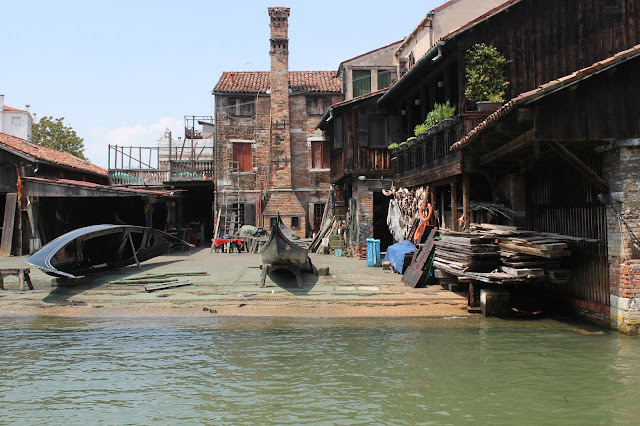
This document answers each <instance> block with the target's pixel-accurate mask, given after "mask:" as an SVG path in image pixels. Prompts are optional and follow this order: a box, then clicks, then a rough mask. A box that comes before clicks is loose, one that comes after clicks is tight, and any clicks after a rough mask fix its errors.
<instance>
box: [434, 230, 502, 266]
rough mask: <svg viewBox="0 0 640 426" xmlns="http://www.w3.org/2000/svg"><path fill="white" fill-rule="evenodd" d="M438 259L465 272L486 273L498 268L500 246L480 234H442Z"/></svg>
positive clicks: (437, 248)
mask: <svg viewBox="0 0 640 426" xmlns="http://www.w3.org/2000/svg"><path fill="white" fill-rule="evenodd" d="M435 245H436V259H437V260H438V261H439V262H441V263H446V264H447V265H451V266H453V267H455V268H458V269H463V270H465V271H486V270H489V271H491V270H494V269H496V268H497V267H498V246H497V245H496V244H494V240H493V239H492V238H490V237H487V236H485V235H483V234H480V233H473V234H469V233H462V232H443V231H441V232H440V240H439V241H436V243H435Z"/></svg>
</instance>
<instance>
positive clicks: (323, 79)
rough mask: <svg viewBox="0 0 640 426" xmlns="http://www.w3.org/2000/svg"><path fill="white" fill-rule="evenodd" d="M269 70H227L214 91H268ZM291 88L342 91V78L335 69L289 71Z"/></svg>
mask: <svg viewBox="0 0 640 426" xmlns="http://www.w3.org/2000/svg"><path fill="white" fill-rule="evenodd" d="M269 76H270V72H269V71H238V72H235V71H234V72H230V71H226V72H223V73H222V76H221V77H220V80H218V84H216V87H215V88H214V89H213V92H214V93H267V91H268V90H269V88H270V87H271V84H270V79H269ZM289 88H290V89H291V90H292V91H293V92H294V93H299V92H335V93H340V91H341V89H342V87H341V84H340V78H339V77H336V76H335V72H333V71H289Z"/></svg>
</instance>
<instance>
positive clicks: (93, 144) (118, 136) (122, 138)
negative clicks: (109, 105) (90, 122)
mask: <svg viewBox="0 0 640 426" xmlns="http://www.w3.org/2000/svg"><path fill="white" fill-rule="evenodd" d="M165 129H169V130H171V131H172V133H173V137H174V138H177V137H178V136H183V132H184V122H183V120H177V119H175V118H172V117H163V118H161V119H160V120H158V121H157V122H156V123H153V124H150V125H146V126H145V125H142V124H136V125H134V126H122V127H117V128H115V129H107V128H97V127H96V128H91V129H90V130H89V137H87V138H84V148H85V149H84V151H85V155H86V156H87V157H89V160H90V161H91V162H92V163H93V164H96V165H98V166H100V167H103V168H105V169H106V168H108V164H107V163H108V156H109V145H118V146H126V147H128V146H134V147H138V146H142V147H155V146H158V139H160V137H161V136H162V135H163V134H164V132H165Z"/></svg>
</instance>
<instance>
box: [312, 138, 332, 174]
mask: <svg viewBox="0 0 640 426" xmlns="http://www.w3.org/2000/svg"><path fill="white" fill-rule="evenodd" d="M311 168H312V169H328V168H329V142H327V141H312V142H311Z"/></svg>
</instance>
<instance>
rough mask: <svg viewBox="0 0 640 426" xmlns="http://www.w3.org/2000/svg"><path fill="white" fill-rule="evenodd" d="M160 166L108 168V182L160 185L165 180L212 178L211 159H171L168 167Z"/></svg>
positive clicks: (122, 184) (131, 184) (120, 184)
mask: <svg viewBox="0 0 640 426" xmlns="http://www.w3.org/2000/svg"><path fill="white" fill-rule="evenodd" d="M161 166H163V167H162V169H121V168H118V169H109V182H111V185H116V186H162V183H163V182H167V181H185V180H203V179H212V178H213V161H212V160H182V161H171V162H170V163H169V165H168V167H167V165H166V164H165V165H161ZM167 169H168V170H167Z"/></svg>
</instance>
